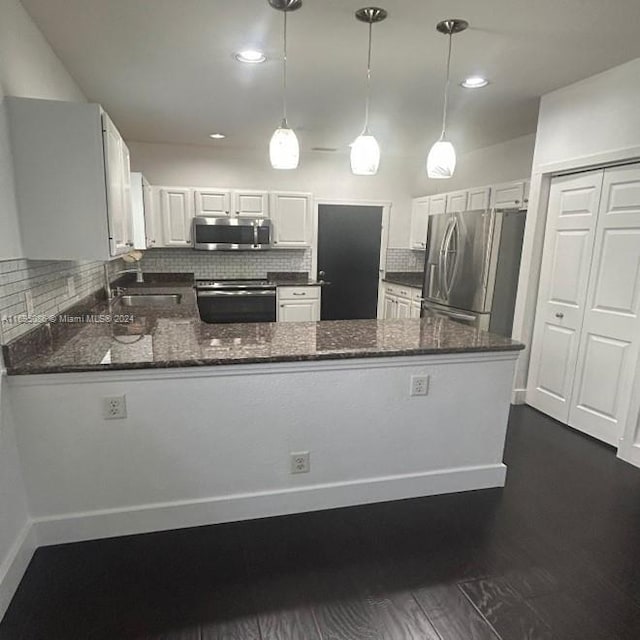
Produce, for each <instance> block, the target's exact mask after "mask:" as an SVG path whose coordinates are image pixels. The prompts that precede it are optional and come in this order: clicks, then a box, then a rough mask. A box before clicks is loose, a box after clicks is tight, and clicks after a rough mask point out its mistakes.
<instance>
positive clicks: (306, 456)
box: [290, 451, 311, 473]
mask: <svg viewBox="0 0 640 640" xmlns="http://www.w3.org/2000/svg"><path fill="white" fill-rule="evenodd" d="M290 456H291V473H309V471H311V454H310V453H309V452H308V451H297V452H294V451H292V452H291V454H290Z"/></svg>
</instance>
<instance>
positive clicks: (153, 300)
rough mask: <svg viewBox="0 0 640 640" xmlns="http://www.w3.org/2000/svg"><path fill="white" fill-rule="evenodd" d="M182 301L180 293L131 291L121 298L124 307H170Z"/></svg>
mask: <svg viewBox="0 0 640 640" xmlns="http://www.w3.org/2000/svg"><path fill="white" fill-rule="evenodd" d="M181 301H182V294H180V293H130V294H127V295H124V296H122V297H121V298H120V304H121V305H122V306H123V307H168V306H173V305H175V304H180V302H181Z"/></svg>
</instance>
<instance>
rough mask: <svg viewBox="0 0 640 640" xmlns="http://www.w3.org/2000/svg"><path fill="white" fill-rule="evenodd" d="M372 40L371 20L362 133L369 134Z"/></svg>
mask: <svg viewBox="0 0 640 640" xmlns="http://www.w3.org/2000/svg"><path fill="white" fill-rule="evenodd" d="M372 41H373V22H369V53H368V56H367V99H366V101H365V106H364V131H363V134H364V135H369V111H370V108H371V50H372Z"/></svg>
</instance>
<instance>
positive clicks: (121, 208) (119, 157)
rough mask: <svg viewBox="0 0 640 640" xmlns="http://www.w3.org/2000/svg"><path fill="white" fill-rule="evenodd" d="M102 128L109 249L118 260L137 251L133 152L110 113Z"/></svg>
mask: <svg viewBox="0 0 640 640" xmlns="http://www.w3.org/2000/svg"><path fill="white" fill-rule="evenodd" d="M102 126H103V129H102V130H103V134H104V158H105V177H106V182H107V220H108V227H109V249H110V253H111V255H112V256H117V255H120V254H122V253H127V252H128V251H131V249H132V248H133V220H132V206H131V171H130V166H129V150H128V149H127V146H126V145H125V144H124V141H123V140H122V137H121V136H120V134H119V133H118V130H117V129H116V127H115V125H114V124H113V122H111V119H110V118H109V116H108V115H107V114H106V113H103V114H102Z"/></svg>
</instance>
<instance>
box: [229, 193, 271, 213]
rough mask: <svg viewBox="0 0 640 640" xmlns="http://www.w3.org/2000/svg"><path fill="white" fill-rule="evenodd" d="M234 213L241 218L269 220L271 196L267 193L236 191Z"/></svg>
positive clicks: (234, 194)
mask: <svg viewBox="0 0 640 640" xmlns="http://www.w3.org/2000/svg"><path fill="white" fill-rule="evenodd" d="M232 211H233V213H234V214H235V215H236V216H238V217H240V218H243V217H246V218H268V217H269V194H268V193H266V192H265V191H234V192H233V207H232Z"/></svg>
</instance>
